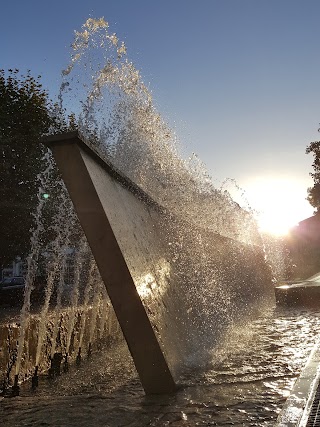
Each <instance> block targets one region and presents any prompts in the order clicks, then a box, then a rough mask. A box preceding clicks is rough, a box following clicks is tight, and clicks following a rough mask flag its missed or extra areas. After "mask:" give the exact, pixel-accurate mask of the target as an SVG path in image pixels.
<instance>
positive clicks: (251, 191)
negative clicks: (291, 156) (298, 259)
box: [245, 177, 312, 236]
mask: <svg viewBox="0 0 320 427" xmlns="http://www.w3.org/2000/svg"><path fill="white" fill-rule="evenodd" d="M307 187H308V184H306V183H305V182H301V181H298V180H296V179H294V178H287V177H286V178H284V177H279V178H277V177H258V178H255V179H254V180H251V181H250V182H248V183H247V185H246V186H245V189H246V195H247V198H248V201H249V203H250V205H251V207H252V208H253V209H254V210H255V211H256V212H257V214H256V218H257V222H258V226H259V229H260V231H262V232H265V233H269V234H273V235H276V236H281V235H285V234H287V233H288V231H289V230H290V229H291V228H292V227H293V226H294V225H296V224H297V223H298V222H299V221H301V220H303V219H304V218H307V217H309V216H311V215H312V207H311V206H310V205H309V204H308V202H307V201H306V196H307Z"/></svg>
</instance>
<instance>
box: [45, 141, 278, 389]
mask: <svg viewBox="0 0 320 427" xmlns="http://www.w3.org/2000/svg"><path fill="white" fill-rule="evenodd" d="M47 145H49V147H50V148H51V149H52V151H53V154H54V157H55V159H56V161H57V164H58V167H59V169H60V171H61V173H62V177H63V179H64V182H65V184H66V186H67V189H68V191H69V194H70V196H71V199H72V201H73V204H74V206H75V210H76V212H77V215H78V217H79V220H80V223H81V225H82V227H83V230H84V232H85V234H86V236H87V239H88V242H89V245H90V246H91V249H92V252H93V255H94V257H95V259H96V262H97V265H98V268H99V270H100V274H101V277H102V279H103V280H104V283H105V285H106V288H107V291H108V294H109V297H110V299H111V302H112V304H113V306H114V310H115V312H116V315H117V317H118V320H119V323H120V326H121V328H122V331H123V333H124V336H125V338H126V341H127V343H128V347H129V350H130V351H131V354H132V357H133V359H134V362H135V365H136V367H137V371H138V373H139V376H140V379H141V382H142V385H143V387H144V389H145V391H146V392H147V393H166V392H171V391H173V390H174V389H175V382H176V380H177V378H178V376H179V373H180V369H181V367H182V366H183V365H185V364H192V363H193V364H194V365H196V366H199V364H200V363H206V360H205V353H206V351H207V352H208V357H211V358H212V348H213V347H214V345H215V343H217V342H218V341H219V340H220V339H221V337H222V336H223V333H224V332H225V331H226V329H227V328H228V327H229V326H230V324H232V323H234V322H236V321H237V320H238V319H241V318H243V317H245V316H251V314H252V313H253V312H254V311H259V309H260V308H261V307H263V306H267V305H269V304H270V301H271V303H272V300H273V299H274V295H273V288H272V284H271V280H270V279H271V276H270V271H269V270H268V268H267V266H266V265H265V261H264V254H263V251H262V249H261V248H259V247H256V246H246V245H243V244H241V243H239V242H237V241H234V240H231V239H227V238H224V237H222V236H219V235H218V234H215V233H213V232H210V231H208V230H204V229H200V228H197V227H195V226H194V225H192V224H189V223H187V222H186V221H185V220H184V219H183V218H177V217H174V216H172V215H171V214H170V212H167V211H166V210H165V209H163V208H162V207H161V206H159V205H158V204H157V203H155V202H154V201H153V200H152V199H151V198H150V197H149V196H148V195H147V194H146V193H144V192H143V191H142V190H141V189H140V188H139V187H137V186H136V185H135V184H134V183H133V182H131V181H130V180H129V179H127V178H126V177H124V176H123V175H122V174H121V173H119V172H118V171H116V170H115V169H114V168H113V166H112V165H110V164H108V163H107V162H105V161H103V160H101V158H100V157H99V156H98V155H97V154H96V153H95V152H94V150H92V149H91V148H89V147H88V146H87V145H86V144H85V143H84V142H83V141H82V140H81V139H80V138H79V136H78V134H77V133H70V134H64V135H57V136H54V137H50V138H48V139H47Z"/></svg>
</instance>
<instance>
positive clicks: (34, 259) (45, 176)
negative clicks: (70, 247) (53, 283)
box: [15, 153, 53, 375]
mask: <svg viewBox="0 0 320 427" xmlns="http://www.w3.org/2000/svg"><path fill="white" fill-rule="evenodd" d="M45 157H46V158H45V160H46V164H47V167H46V169H45V170H44V171H43V172H42V173H40V174H39V175H38V181H39V191H38V201H39V203H38V206H37V209H36V212H35V214H34V215H35V224H36V225H35V229H34V230H33V232H32V235H31V252H30V255H29V256H28V259H27V275H26V281H25V294H24V302H23V306H22V309H21V314H20V331H19V339H18V342H19V346H18V354H17V361H16V366H15V374H16V375H18V374H19V371H20V366H21V361H22V356H23V351H24V343H25V335H26V331H27V328H28V324H29V318H30V302H31V293H32V291H33V289H34V279H35V276H36V272H37V267H38V258H39V254H40V240H41V235H42V233H43V231H44V224H43V215H42V213H43V208H44V204H45V200H44V199H43V197H42V194H43V193H44V189H45V188H46V187H47V183H48V181H49V177H50V175H51V172H52V167H53V165H52V162H51V161H50V155H49V153H47V154H46V156H45Z"/></svg>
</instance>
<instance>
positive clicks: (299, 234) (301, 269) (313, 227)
mask: <svg viewBox="0 0 320 427" xmlns="http://www.w3.org/2000/svg"><path fill="white" fill-rule="evenodd" d="M286 243H287V247H288V249H289V252H290V255H291V259H292V262H293V264H294V265H295V271H294V278H303V279H306V278H308V277H310V276H312V275H313V274H316V273H318V272H320V213H317V214H315V215H313V216H311V217H310V218H306V219H304V220H303V221H300V222H299V224H298V225H297V226H296V227H294V228H292V230H291V232H290V235H289V236H288V238H287V239H286Z"/></svg>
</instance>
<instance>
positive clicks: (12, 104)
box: [0, 70, 67, 267]
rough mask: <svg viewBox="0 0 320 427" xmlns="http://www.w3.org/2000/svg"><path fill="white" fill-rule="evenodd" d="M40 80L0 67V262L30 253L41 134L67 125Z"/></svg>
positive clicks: (41, 152)
mask: <svg viewBox="0 0 320 427" xmlns="http://www.w3.org/2000/svg"><path fill="white" fill-rule="evenodd" d="M39 79H40V76H38V77H37V78H34V77H32V76H31V74H30V72H28V73H27V74H26V75H25V76H24V75H21V74H20V73H19V71H18V70H8V73H5V72H4V70H0V267H1V266H4V265H6V264H8V263H10V262H11V261H12V260H14V259H15V257H16V256H18V255H19V256H21V257H24V256H26V255H27V254H28V253H29V249H30V230H31V229H32V227H33V226H34V216H33V213H34V211H35V209H36V206H37V204H38V198H37V193H38V186H39V184H38V180H37V176H38V174H39V173H40V172H41V171H42V170H43V168H44V167H45V162H44V159H43V156H44V154H45V152H46V150H47V149H46V147H45V146H44V145H43V144H41V143H40V138H41V137H42V136H43V135H44V134H46V133H48V132H49V130H50V129H51V130H54V129H55V130H57V129H60V130H61V131H62V130H66V129H67V126H64V124H65V122H63V119H61V115H60V117H59V115H58V114H53V113H52V112H53V111H54V110H55V109H56V110H57V108H55V106H53V105H52V103H51V102H50V101H49V98H48V93H47V92H46V91H45V90H44V89H43V88H42V85H41V84H40V81H39Z"/></svg>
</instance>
